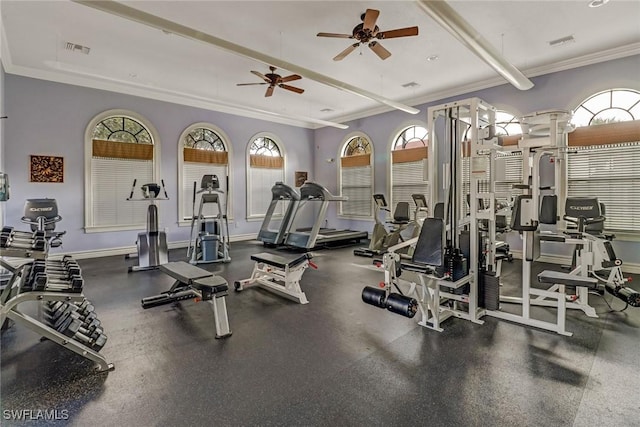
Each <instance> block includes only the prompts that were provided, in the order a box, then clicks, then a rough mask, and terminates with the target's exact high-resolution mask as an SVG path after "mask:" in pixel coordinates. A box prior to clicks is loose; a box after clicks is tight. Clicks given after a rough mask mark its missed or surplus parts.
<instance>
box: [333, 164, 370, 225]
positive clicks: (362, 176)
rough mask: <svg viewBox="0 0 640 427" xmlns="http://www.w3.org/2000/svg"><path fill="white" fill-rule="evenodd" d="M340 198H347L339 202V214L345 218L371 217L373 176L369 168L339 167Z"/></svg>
mask: <svg viewBox="0 0 640 427" xmlns="http://www.w3.org/2000/svg"><path fill="white" fill-rule="evenodd" d="M340 174H341V180H340V182H341V187H342V188H341V189H340V193H341V195H342V196H346V197H348V198H349V200H348V201H346V202H340V205H341V206H340V214H341V215H345V216H361V217H371V215H373V212H372V203H373V185H372V183H373V176H372V170H371V166H369V165H367V166H356V167H344V166H343V167H341V169H340Z"/></svg>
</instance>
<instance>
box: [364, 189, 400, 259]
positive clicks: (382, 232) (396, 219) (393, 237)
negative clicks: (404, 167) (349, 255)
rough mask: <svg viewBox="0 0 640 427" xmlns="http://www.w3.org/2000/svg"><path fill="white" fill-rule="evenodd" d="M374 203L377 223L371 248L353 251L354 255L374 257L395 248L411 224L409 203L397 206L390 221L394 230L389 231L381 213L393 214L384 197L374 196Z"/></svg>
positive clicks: (374, 227)
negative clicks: (381, 217) (381, 218)
mask: <svg viewBox="0 0 640 427" xmlns="http://www.w3.org/2000/svg"><path fill="white" fill-rule="evenodd" d="M373 201H374V202H375V215H374V219H375V221H376V223H375V225H374V226H373V233H371V240H370V242H369V247H367V248H357V249H354V250H353V254H354V255H357V256H364V257H373V256H374V255H381V254H383V253H385V252H386V251H387V249H388V248H389V247H391V246H395V245H396V244H398V242H399V241H401V239H402V236H401V235H400V233H402V231H403V230H404V229H405V228H407V225H408V224H409V219H410V218H409V203H408V202H398V204H397V205H396V209H395V210H394V212H393V220H392V221H388V223H390V224H393V226H394V228H393V229H392V230H390V231H389V230H387V228H386V227H385V225H384V223H383V222H382V221H381V220H380V212H383V211H384V212H389V213H390V212H391V211H390V210H389V207H388V205H387V201H386V200H385V198H384V195H383V194H374V195H373Z"/></svg>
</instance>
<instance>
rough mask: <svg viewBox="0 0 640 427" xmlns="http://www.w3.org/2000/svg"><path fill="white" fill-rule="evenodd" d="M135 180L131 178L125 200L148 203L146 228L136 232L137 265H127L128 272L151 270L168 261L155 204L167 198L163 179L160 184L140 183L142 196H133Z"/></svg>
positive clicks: (165, 237)
mask: <svg viewBox="0 0 640 427" xmlns="http://www.w3.org/2000/svg"><path fill="white" fill-rule="evenodd" d="M137 181H138V180H137V179H134V180H133V184H132V185H131V193H129V197H127V200H128V201H132V202H147V203H149V206H148V208H147V230H146V231H145V232H143V233H138V240H137V241H136V246H137V249H138V252H137V256H138V265H135V266H129V270H128V271H129V273H131V272H135V271H144V270H153V269H156V268H158V267H159V266H160V265H162V264H166V263H167V262H168V261H169V255H168V253H169V251H168V249H167V235H166V233H165V232H164V231H160V230H159V229H158V207H157V206H156V202H157V201H159V200H169V196H168V195H167V190H166V189H165V186H164V180H161V181H160V183H161V185H158V184H156V183H149V184H144V185H142V186H141V187H140V191H141V193H142V197H139V198H134V193H135V190H136V183H137ZM131 257H132V256H131V255H126V256H125V259H129V258H131Z"/></svg>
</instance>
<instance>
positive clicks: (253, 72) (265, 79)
mask: <svg viewBox="0 0 640 427" xmlns="http://www.w3.org/2000/svg"><path fill="white" fill-rule="evenodd" d="M251 73H252V74H255V75H256V76H258V77H260V78H261V79H262V80H264V81H265V82H267V83H271V80H269V79H268V78H267V76H265V75H264V74H262V73H259V72H257V71H251Z"/></svg>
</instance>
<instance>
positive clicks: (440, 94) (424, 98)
mask: <svg viewBox="0 0 640 427" xmlns="http://www.w3.org/2000/svg"><path fill="white" fill-rule="evenodd" d="M639 54H640V42H638V43H631V44H628V45H624V46H619V47H615V48H612V49H607V50H604V51H601V52H597V53H590V54H587V55H582V56H578V57H575V58H571V59H567V60H564V61H557V62H554V63H552V64H547V65H541V66H537V67H531V68H527V69H525V70H524V73H525V74H526V75H527V76H528V77H536V76H541V75H545V74H551V73H557V72H559V71H566V70H571V69H574V68H580V67H584V66H587V65H592V64H598V63H601V62H607V61H613V60H615V59H620V58H626V57H628V56H633V55H639ZM505 84H508V83H507V82H505V80H504V79H503V78H502V77H499V76H496V77H492V78H490V79H485V80H481V81H477V82H471V83H467V84H462V85H456V86H452V87H448V88H445V89H441V90H438V91H435V92H431V93H429V94H427V95H421V96H418V97H415V98H409V99H404V100H402V102H404V103H405V104H407V105H411V106H413V107H417V106H419V105H422V104H427V103H429V102H434V101H440V100H442V99H446V98H451V97H453V96H458V95H465V94H468V93H471V92H476V91H479V90H483V89H488V88H491V87H496V86H502V85H505ZM389 111H393V109H391V108H388V107H385V106H379V107H376V108H371V109H367V110H361V111H358V112H355V113H352V114H345V115H341V116H336V117H331V118H330V119H328V120H332V121H336V122H340V123H348V122H350V121H353V120H358V119H363V118H366V117H371V116H375V115H377V114H382V113H386V112H389Z"/></svg>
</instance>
